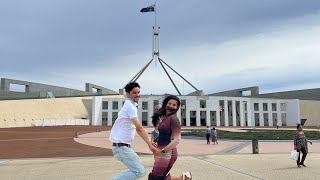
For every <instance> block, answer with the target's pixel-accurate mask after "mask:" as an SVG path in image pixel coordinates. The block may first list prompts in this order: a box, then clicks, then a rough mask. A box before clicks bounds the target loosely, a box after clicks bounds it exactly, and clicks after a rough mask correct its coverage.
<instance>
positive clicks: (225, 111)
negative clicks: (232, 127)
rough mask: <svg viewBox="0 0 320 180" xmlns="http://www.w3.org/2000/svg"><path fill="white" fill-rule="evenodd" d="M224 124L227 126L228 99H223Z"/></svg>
mask: <svg viewBox="0 0 320 180" xmlns="http://www.w3.org/2000/svg"><path fill="white" fill-rule="evenodd" d="M223 104H224V125H225V126H229V117H228V113H229V110H228V101H227V100H224V103H223Z"/></svg>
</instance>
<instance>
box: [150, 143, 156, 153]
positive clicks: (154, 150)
mask: <svg viewBox="0 0 320 180" xmlns="http://www.w3.org/2000/svg"><path fill="white" fill-rule="evenodd" d="M148 146H149V149H150V151H151V152H152V153H153V154H154V153H155V152H156V150H157V148H156V147H154V145H153V144H151V143H150V144H148Z"/></svg>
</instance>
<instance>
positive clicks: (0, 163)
mask: <svg viewBox="0 0 320 180" xmlns="http://www.w3.org/2000/svg"><path fill="white" fill-rule="evenodd" d="M7 162H9V161H0V165H2V164H5V163H7Z"/></svg>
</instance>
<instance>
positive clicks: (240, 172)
mask: <svg viewBox="0 0 320 180" xmlns="http://www.w3.org/2000/svg"><path fill="white" fill-rule="evenodd" d="M195 158H197V159H199V160H202V161H205V162H208V163H210V164H214V165H216V166H220V167H223V168H226V169H228V170H231V171H234V172H237V173H239V174H243V175H246V176H249V177H252V178H255V179H260V180H264V179H263V178H261V177H257V176H254V175H251V174H248V173H245V172H242V171H239V170H236V169H233V168H229V167H227V166H223V165H221V164H217V163H214V162H212V161H209V160H206V159H201V158H198V157H195Z"/></svg>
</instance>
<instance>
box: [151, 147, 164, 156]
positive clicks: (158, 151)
mask: <svg viewBox="0 0 320 180" xmlns="http://www.w3.org/2000/svg"><path fill="white" fill-rule="evenodd" d="M153 154H154V155H156V156H161V154H162V150H161V149H159V148H156V151H155V152H154V153H153Z"/></svg>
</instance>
